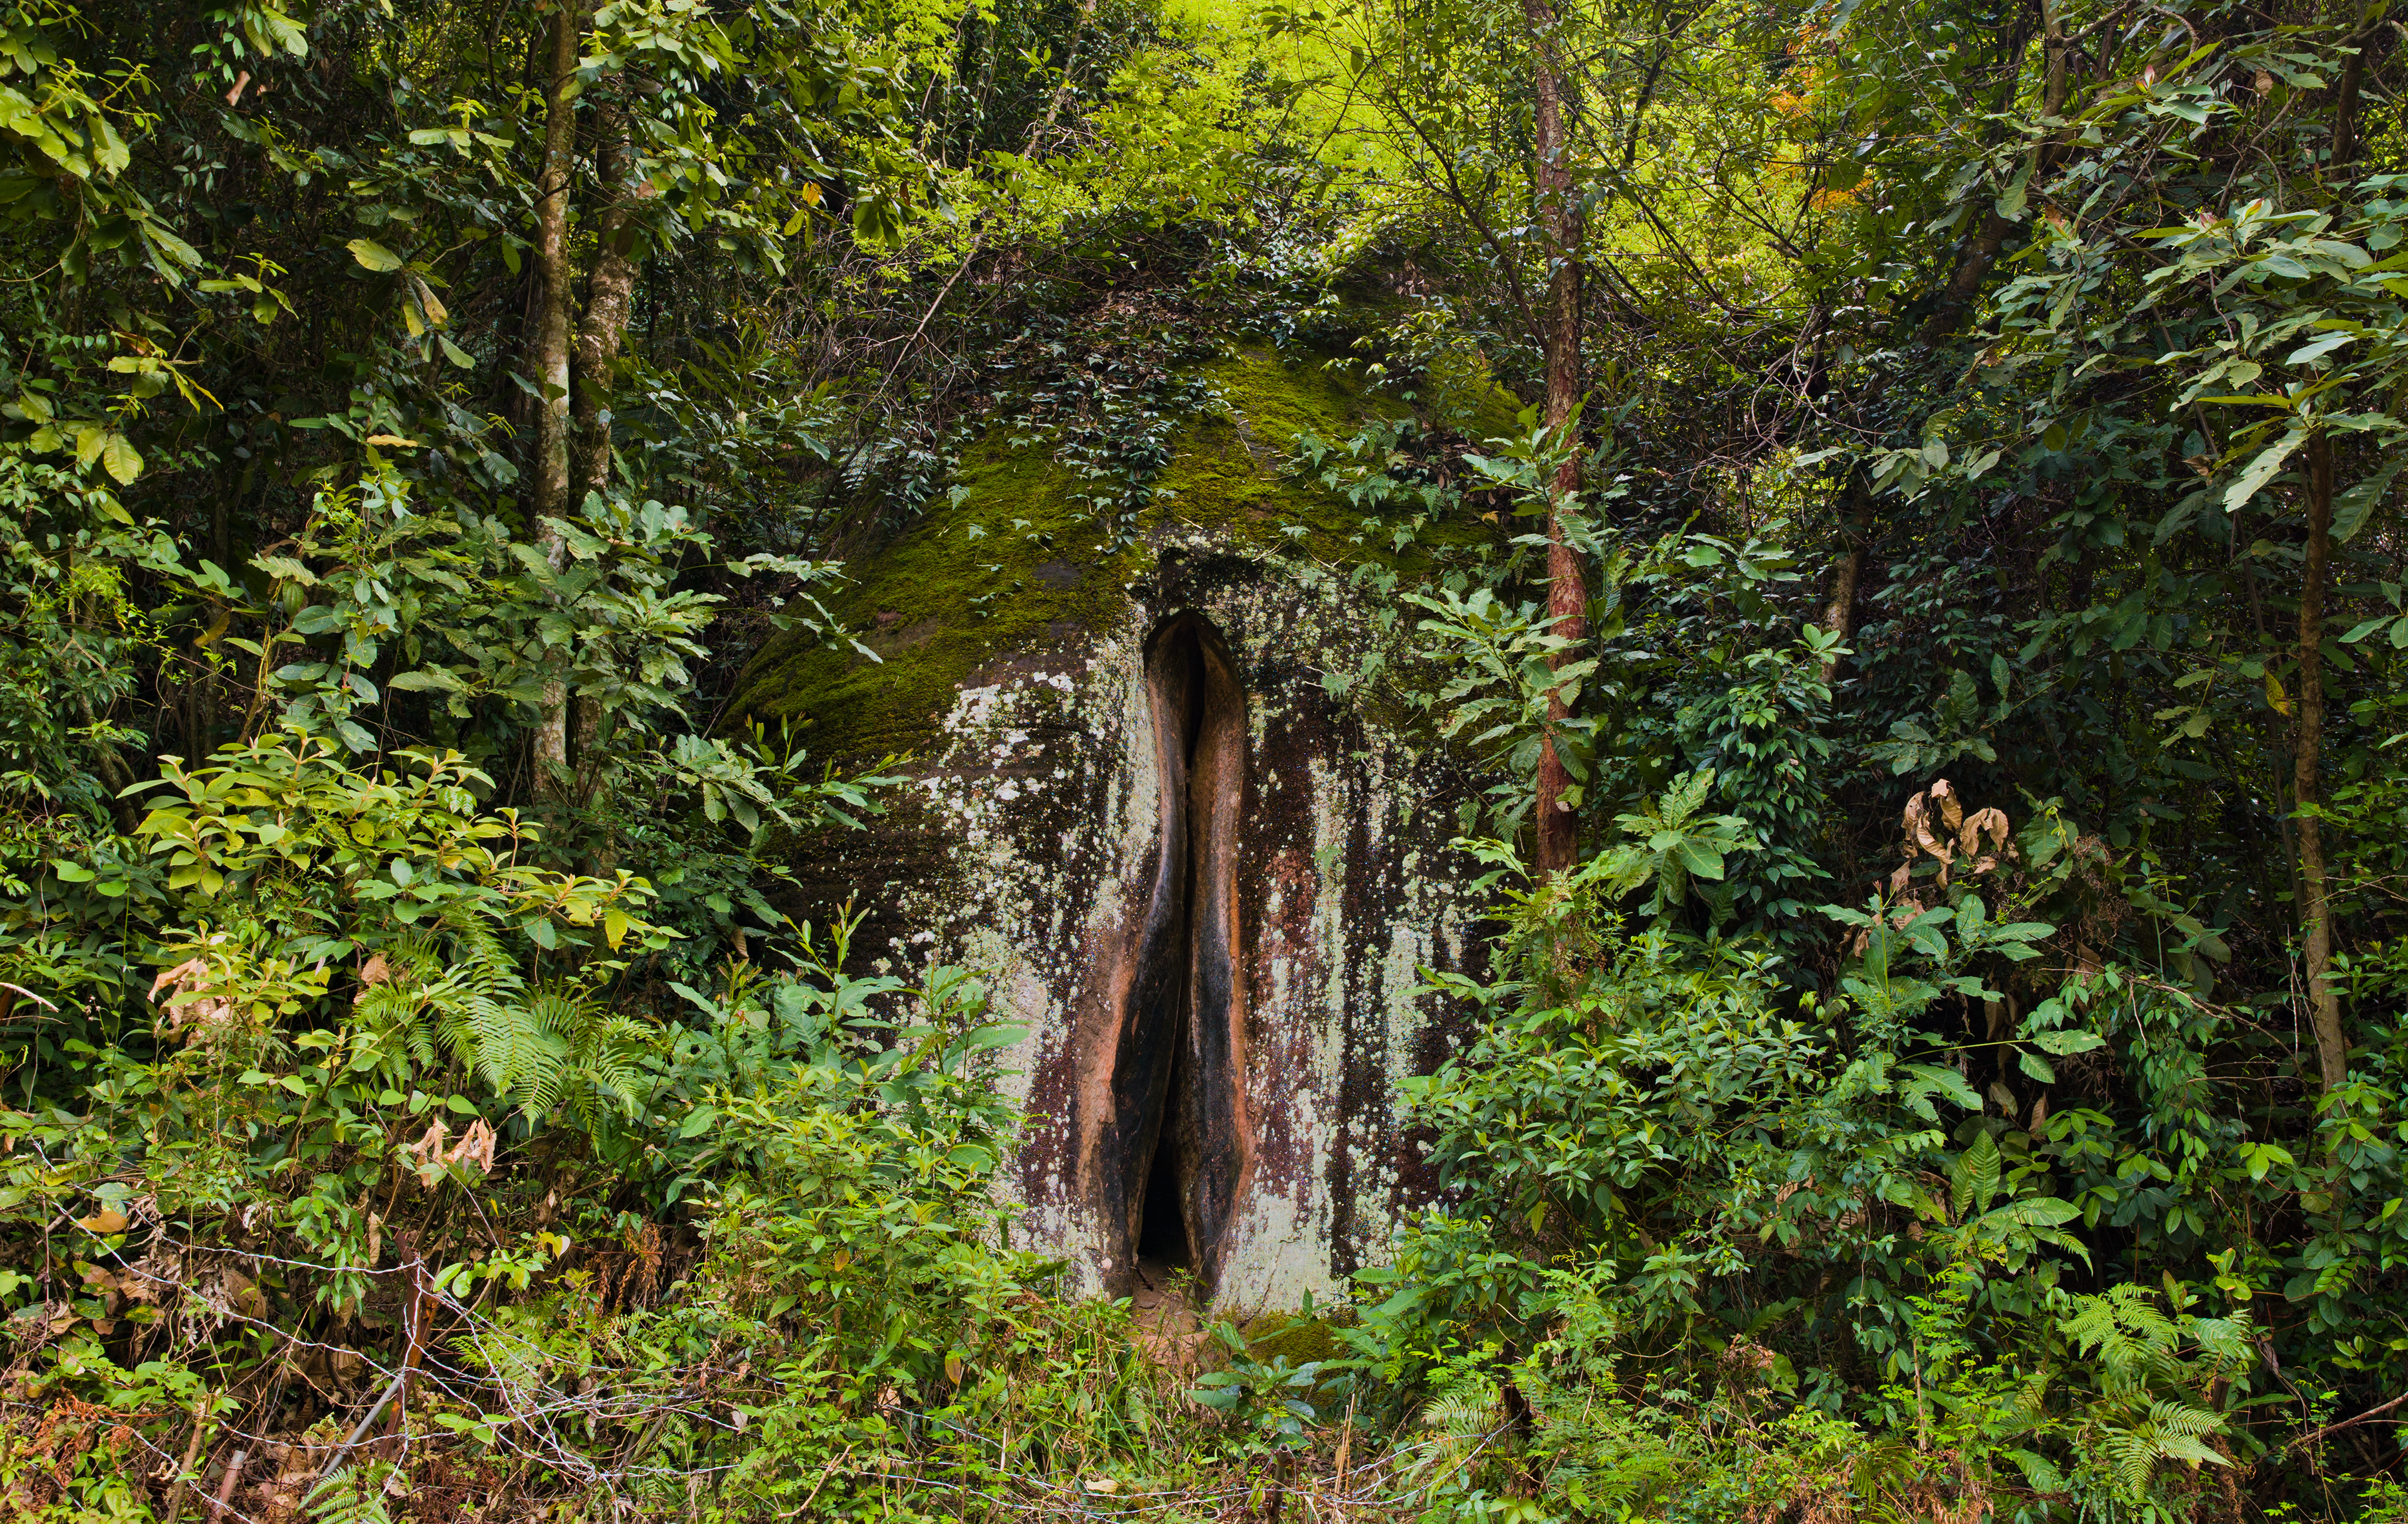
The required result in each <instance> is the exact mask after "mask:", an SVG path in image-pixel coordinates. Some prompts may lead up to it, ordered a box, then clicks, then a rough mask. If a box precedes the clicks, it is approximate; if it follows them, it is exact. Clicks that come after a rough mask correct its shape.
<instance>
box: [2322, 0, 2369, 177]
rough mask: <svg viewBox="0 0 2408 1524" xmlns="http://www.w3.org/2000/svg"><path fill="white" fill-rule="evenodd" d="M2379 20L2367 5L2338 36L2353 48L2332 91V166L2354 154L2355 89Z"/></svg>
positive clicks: (2361, 80)
mask: <svg viewBox="0 0 2408 1524" xmlns="http://www.w3.org/2000/svg"><path fill="white" fill-rule="evenodd" d="M2381 20H2382V18H2381V16H2380V15H2378V14H2377V13H2376V12H2375V9H2374V7H2372V6H2369V7H2366V9H2365V10H2363V11H2361V12H2360V13H2359V15H2358V25H2357V26H2356V27H2355V28H2353V29H2352V30H2351V32H2350V34H2349V36H2346V37H2344V38H2343V39H2342V40H2343V43H2344V44H2346V45H2348V46H2350V47H2353V48H2355V49H2356V51H2354V52H2352V53H2351V54H2350V55H2349V59H2348V61H2347V62H2346V63H2344V64H2343V65H2342V66H2341V80H2340V84H2339V88H2337V89H2336V90H2335V91H2334V92H2333V125H2332V159H2331V162H2330V164H2329V166H2328V167H2329V168H2330V169H2332V170H2336V171H2337V170H2339V169H2340V168H2341V167H2342V166H2343V165H2346V164H2348V163H2349V162H2350V161H2351V160H2353V159H2355V158H2357V157H2358V90H2359V88H2360V86H2361V85H2363V83H2364V82H2365V79H2366V54H2367V50H2369V49H2371V48H2372V47H2373V46H2374V38H2375V26H2376V24H2377V23H2378V22H2380V21H2381Z"/></svg>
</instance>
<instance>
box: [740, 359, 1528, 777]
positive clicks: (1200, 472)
mask: <svg viewBox="0 0 2408 1524" xmlns="http://www.w3.org/2000/svg"><path fill="white" fill-rule="evenodd" d="M1200 374H1201V375H1202V377H1203V378H1204V379H1205V380H1206V381H1209V382H1210V383H1211V386H1212V388H1213V389H1214V391H1215V392H1216V393H1217V394H1218V395H1219V397H1220V399H1221V401H1222V403H1223V404H1224V405H1225V412H1224V413H1223V415H1222V416H1199V417H1197V418H1195V419H1192V420H1190V421H1189V422H1188V423H1187V424H1184V425H1183V426H1182V427H1181V428H1180V430H1179V432H1178V434H1177V435H1176V436H1175V438H1174V440H1173V447H1172V448H1173V453H1172V458H1171V460H1170V463H1169V464H1168V466H1167V467H1165V468H1164V470H1163V471H1162V473H1161V475H1160V476H1159V477H1158V478H1157V479H1156V481H1155V482H1154V486H1155V488H1156V494H1155V499H1154V504H1153V506H1152V507H1151V508H1150V509H1148V510H1146V511H1145V513H1144V514H1143V515H1142V518H1141V522H1140V534H1139V536H1138V539H1137V542H1136V543H1134V544H1132V545H1129V546H1128V547H1126V548H1125V549H1123V550H1121V551H1119V552H1117V553H1116V554H1106V552H1105V549H1104V546H1103V543H1102V535H1101V532H1100V531H1099V529H1098V527H1097V525H1096V524H1095V523H1094V522H1093V521H1092V520H1091V519H1089V518H1088V517H1087V516H1086V514H1085V510H1084V506H1083V505H1082V504H1081V503H1080V502H1078V501H1076V500H1075V499H1074V497H1073V496H1072V494H1073V490H1074V487H1075V486H1076V482H1074V480H1073V478H1072V477H1071V475H1070V473H1069V472H1068V471H1067V470H1065V469H1064V468H1062V467H1059V466H1057V465H1056V464H1055V463H1054V459H1053V455H1052V453H1051V448H1050V446H1049V445H1048V444H1047V443H1045V442H1043V441H1039V442H1037V443H1033V444H1029V445H1026V446H1024V447H1023V448H1020V449H1017V450H1015V449H1013V448H1012V447H1011V442H1010V436H1011V430H1010V429H1009V428H1008V427H1006V426H1004V425H1001V424H998V425H996V427H994V428H992V429H990V430H989V431H988V432H987V434H986V436H985V437H984V438H983V439H981V440H980V441H979V442H978V443H976V444H975V445H973V446H971V447H970V448H969V449H968V450H967V451H965V452H964V453H963V456H962V462H961V467H960V469H959V471H958V472H957V474H956V486H957V489H958V490H957V491H956V492H955V493H954V494H953V500H951V501H948V502H943V503H941V504H940V505H939V506H938V507H936V508H934V509H933V510H931V511H930V512H929V514H928V515H927V516H926V517H925V519H923V520H922V521H920V522H919V523H918V524H916V525H912V526H911V527H910V529H908V530H906V531H905V532H904V533H903V534H901V535H900V536H898V537H896V539H893V540H892V541H890V542H888V543H887V544H885V545H883V546H881V547H880V548H878V549H876V550H874V551H871V552H868V553H867V554H857V555H856V556H855V557H854V558H853V561H852V562H851V563H850V565H849V566H848V568H847V569H848V571H849V572H850V573H851V576H852V578H853V581H852V582H850V583H849V584H847V585H846V586H845V587H844V589H843V590H842V591H841V592H839V594H837V595H836V596H835V597H831V598H829V599H828V603H829V606H830V608H831V610H832V611H833V612H835V613H836V615H837V616H838V617H839V619H840V620H842V621H843V622H844V624H845V625H847V627H848V628H851V629H853V630H854V631H856V632H858V633H859V634H860V635H861V638H862V640H863V641H864V643H865V644H867V645H868V646H869V647H870V648H871V649H872V650H875V651H876V652H877V653H878V654H879V655H880V657H881V658H882V660H880V661H878V662H871V661H869V660H868V659H867V658H866V657H863V656H861V655H860V654H858V653H854V652H850V651H840V650H836V649H832V648H828V647H825V646H821V647H816V648H807V647H804V646H802V645H801V643H800V641H799V640H778V641H772V642H771V643H770V644H769V645H768V646H767V647H765V648H764V649H763V650H762V652H761V654H759V655H758V656H757V657H755V658H754V660H753V664H752V666H751V667H750V669H748V670H747V672H746V675H745V680H744V684H743V688H742V691H741V693H740V694H739V696H738V701H737V704H736V706H735V708H736V710H737V712H741V713H750V714H754V715H761V716H786V717H792V718H795V719H796V720H798V721H802V722H805V723H807V725H808V726H809V728H808V729H807V730H806V732H805V736H806V739H807V740H808V741H809V742H810V745H811V748H812V750H813V751H814V752H816V753H817V754H818V755H822V756H825V757H829V758H831V759H843V758H850V757H857V756H862V755H879V754H882V753H885V752H891V751H910V750H914V749H918V748H920V747H922V746H924V745H925V741H926V740H927V739H928V737H929V735H930V734H931V732H932V730H933V728H934V726H935V724H936V722H937V721H938V719H939V717H940V716H941V715H942V714H943V712H945V710H946V708H947V707H948V706H949V705H950V704H951V703H952V702H953V693H954V690H955V689H956V687H957V686H958V685H959V684H961V683H964V682H965V681H966V680H968V679H969V678H971V677H972V675H973V674H975V673H976V672H977V671H978V670H979V669H981V668H982V667H983V666H985V665H986V664H987V663H989V662H991V661H993V660H994V659H996V657H998V656H1001V655H1005V654H1013V653H1018V652H1025V651H1030V650H1036V649H1041V648H1042V647H1044V646H1045V645H1047V644H1049V643H1053V642H1056V641H1060V640H1070V639H1075V638H1077V637H1080V636H1082V635H1084V634H1087V633H1089V632H1098V631H1102V630H1104V629H1106V628H1108V627H1109V626H1110V625H1111V623H1112V622H1113V621H1114V620H1117V619H1120V618H1122V617H1125V611H1126V610H1127V608H1128V603H1127V588H1128V584H1129V583H1131V582H1137V581H1139V580H1140V579H1144V578H1148V577H1150V576H1151V574H1152V571H1153V568H1154V562H1155V557H1156V554H1157V550H1156V546H1157V544H1158V542H1159V541H1160V540H1162V539H1190V540H1192V539H1194V538H1195V536H1196V535H1197V533H1199V532H1200V533H1203V534H1206V535H1209V536H1210V537H1211V539H1212V540H1213V542H1214V544H1215V546H1216V547H1220V548H1226V549H1230V550H1241V551H1242V550H1250V551H1254V552H1256V553H1258V554H1264V555H1267V556H1268V555H1271V554H1297V555H1302V556H1306V557H1312V558H1315V559H1320V560H1333V559H1340V558H1341V553H1342V556H1343V558H1345V559H1349V560H1353V559H1358V558H1360V557H1362V556H1363V555H1364V554H1365V553H1366V551H1367V550H1368V551H1369V552H1371V553H1373V554H1374V557H1375V558H1377V555H1378V553H1380V552H1381V551H1382V550H1383V547H1384V546H1385V544H1386V541H1385V539H1379V540H1377V541H1376V542H1374V541H1373V540H1372V539H1368V538H1367V539H1364V540H1363V543H1361V544H1357V543H1355V540H1356V539H1357V537H1360V536H1362V534H1363V521H1364V513H1363V511H1362V510H1359V509H1356V508H1355V506H1353V505H1352V504H1350V503H1348V502H1346V501H1345V500H1344V499H1343V498H1342V497H1340V496H1338V495H1337V494H1335V493H1332V492H1329V491H1327V490H1326V489H1324V488H1322V487H1321V486H1319V485H1318V484H1316V483H1314V482H1311V481H1309V480H1307V479H1304V478H1302V477H1299V476H1297V475H1296V474H1294V473H1292V472H1291V471H1290V470H1289V469H1288V464H1289V461H1290V460H1291V458H1292V457H1293V456H1294V454H1295V451H1296V440H1297V436H1298V435H1299V434H1302V433H1305V432H1307V431H1311V432H1312V433H1315V434H1318V435H1320V436H1321V437H1322V438H1324V439H1345V438H1347V437H1348V436H1350V435H1352V434H1354V433H1355V431H1357V430H1358V429H1360V428H1361V427H1362V426H1363V425H1364V424H1366V423H1367V422H1369V421H1370V420H1372V419H1374V418H1376V417H1382V416H1388V417H1394V416H1398V415H1400V414H1402V413H1404V412H1405V411H1406V410H1407V409H1406V406H1405V405H1404V404H1403V403H1401V402H1398V401H1396V400H1395V399H1393V398H1388V397H1383V396H1379V395H1373V394H1371V393H1369V391H1367V390H1366V389H1365V387H1364V386H1363V385H1362V384H1361V383H1360V382H1359V381H1356V380H1355V379H1354V378H1353V377H1351V376H1349V375H1348V374H1346V373H1345V372H1344V370H1342V369H1340V368H1337V367H1332V366H1331V365H1330V364H1329V363H1328V360H1327V358H1326V356H1323V355H1317V354H1281V353H1276V352H1272V351H1269V350H1268V349H1243V350H1239V351H1237V352H1233V353H1231V354H1229V355H1227V356H1226V357H1224V358H1222V359H1219V360H1215V361H1211V362H1209V363H1207V364H1206V365H1204V366H1203V367H1201V368H1200ZM1511 424H1512V399H1511V398H1510V397H1507V396H1506V395H1504V394H1502V393H1501V392H1500V393H1497V394H1495V395H1494V397H1493V399H1492V401H1491V403H1490V404H1489V405H1488V406H1487V407H1486V408H1484V409H1483V410H1482V412H1481V416H1480V419H1479V420H1478V426H1479V429H1481V430H1487V431H1492V432H1493V431H1498V430H1502V429H1503V428H1505V427H1509V426H1510V425H1511ZM1297 530H1301V531H1302V532H1301V533H1300V534H1299V533H1296V532H1295V531H1297ZM1490 532H1491V529H1490V526H1488V525H1483V524H1481V523H1479V522H1478V521H1477V520H1476V519H1474V518H1471V517H1470V516H1469V515H1465V516H1464V519H1463V521H1462V522H1459V523H1451V524H1443V525H1433V526H1430V527H1428V528H1426V529H1425V530H1424V531H1423V535H1422V539H1424V540H1425V541H1440V542H1452V543H1469V542H1472V541H1476V540H1478V539H1483V538H1484V537H1485V536H1486V535H1488V534H1489V533H1490ZM1418 559H1419V557H1417V556H1416V555H1415V554H1413V553H1412V551H1408V552H1407V553H1406V554H1404V555H1403V556H1402V557H1401V558H1398V568H1399V569H1402V570H1407V571H1410V570H1411V569H1412V568H1413V566H1414V565H1415V564H1416V563H1417V561H1418Z"/></svg>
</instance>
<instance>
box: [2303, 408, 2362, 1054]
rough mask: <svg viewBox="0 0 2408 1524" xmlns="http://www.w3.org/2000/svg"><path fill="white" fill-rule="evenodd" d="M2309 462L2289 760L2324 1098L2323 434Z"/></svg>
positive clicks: (2335, 1020) (2333, 1005)
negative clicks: (2320, 807) (2320, 813)
mask: <svg viewBox="0 0 2408 1524" xmlns="http://www.w3.org/2000/svg"><path fill="white" fill-rule="evenodd" d="M2307 456H2308V543H2307V556H2306V565H2305V567H2304V568H2302V572H2301V576H2302V581H2301V582H2300V674H2299V682H2300V692H2299V696H2298V697H2297V698H2296V699H2295V700H2294V707H2295V708H2296V710H2297V711H2298V717H2299V726H2298V740H2297V742H2296V748H2295V750H2294V751H2293V753H2292V758H2291V784H2292V787H2291V798H2292V800H2293V802H2294V803H2295V805H2296V806H2297V808H2298V810H2299V823H2300V830H2299V841H2300V891H2301V902H2300V931H2301V939H2302V941H2303V942H2304V943H2305V947H2304V949H2303V954H2304V958H2305V961H2306V964H2307V969H2306V972H2307V985H2308V1019H2309V1022H2310V1024H2311V1026H2312V1027H2313V1028H2314V1030H2315V1039H2316V1064H2317V1067H2318V1069H2319V1070H2320V1071H2322V1072H2323V1075H2324V1087H2325V1091H2326V1093H2327V1094H2330V1093H2331V1092H2332V1090H2333V1089H2334V1087H2335V1086H2337V1085H2340V1084H2341V1083H2342V1082H2343V1080H2344V1079H2346V1078H2348V1062H2349V1042H2348V1041H2347V1039H2346V1038H2345V1037H2344V1036H2343V1032H2342V1027H2341V998H2340V996H2339V995H2338V994H2337V993H2335V991H2334V989H2333V986H2332V980H2331V978H2330V975H2329V970H2330V969H2331V966H2332V919H2331V906H2330V901H2329V897H2328V891H2327V875H2326V871H2325V849H2324V833H2323V830H2322V826H2323V822H2321V821H2319V820H2318V819H2317V818H2316V805H2317V803H2318V801H2319V798H2320V795H2319V794H2318V792H2317V778H2316V772H2317V767H2318V764H2319V763H2320V761H2321V760H2322V759H2321V756H2320V755H2319V754H2320V753H2321V750H2322V748H2323V745H2324V726H2325V683H2324V656H2323V652H2322V648H2323V645H2324V639H2325V582H2326V581H2327V580H2328V578H2329V568H2330V563H2331V560H2332V500H2333V460H2332V445H2331V443H2330V441H2329V440H2328V439H2326V438H2325V436H2324V435H2323V434H2321V433H2318V434H2315V435H2312V436H2310V438H2309V439H2308V447H2307Z"/></svg>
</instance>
